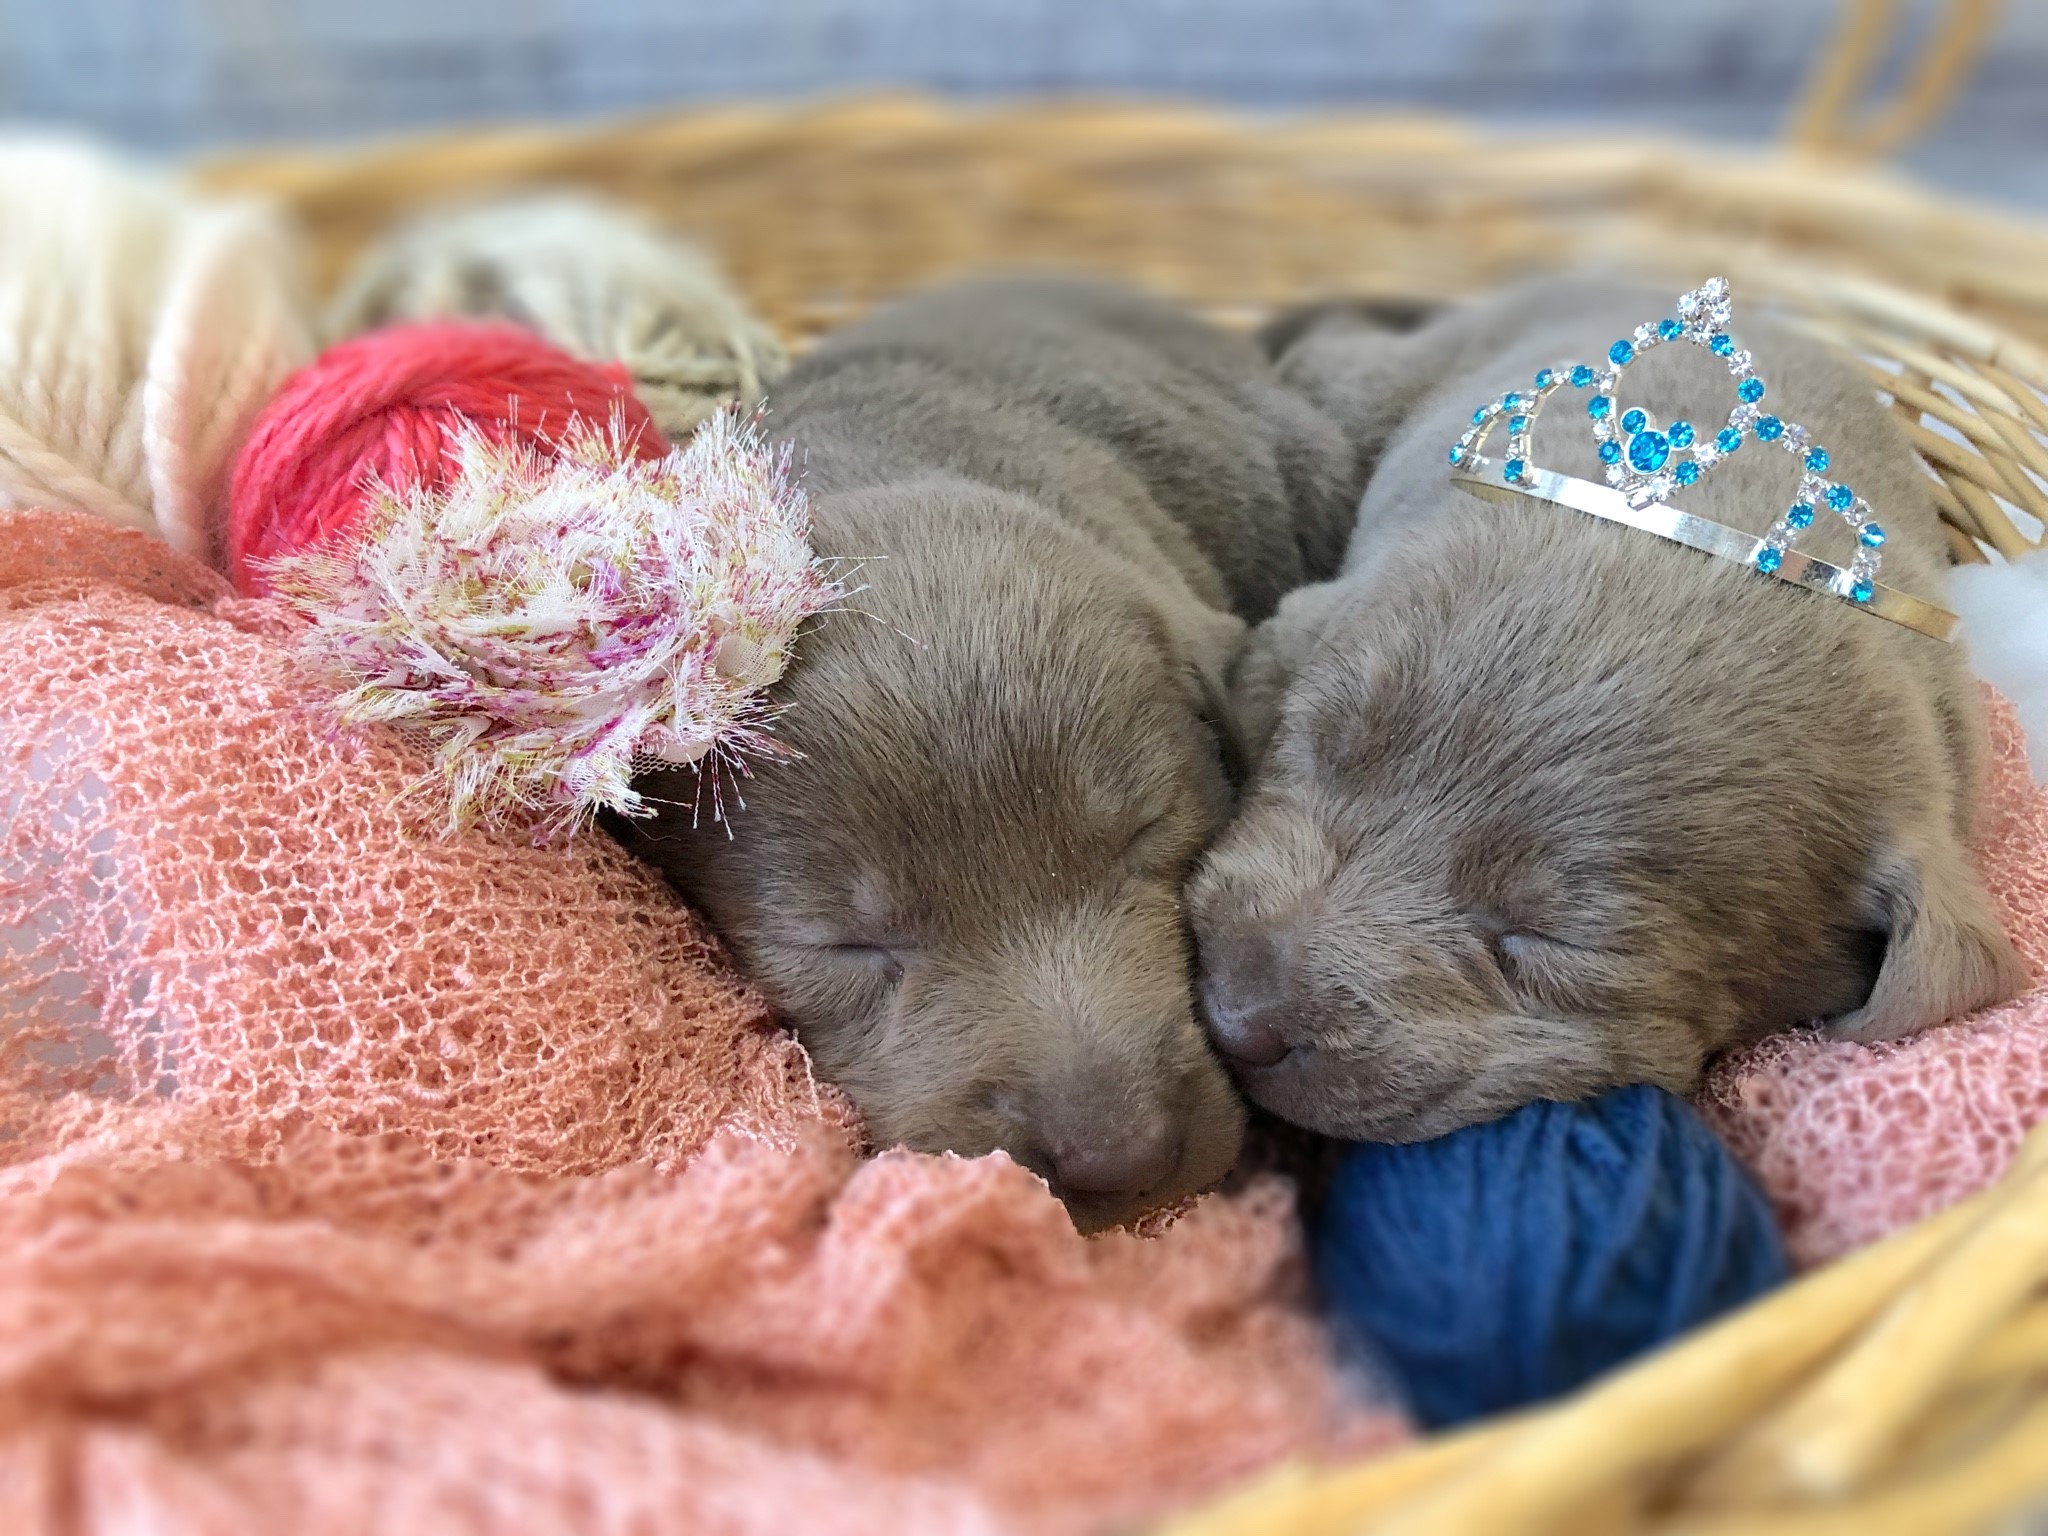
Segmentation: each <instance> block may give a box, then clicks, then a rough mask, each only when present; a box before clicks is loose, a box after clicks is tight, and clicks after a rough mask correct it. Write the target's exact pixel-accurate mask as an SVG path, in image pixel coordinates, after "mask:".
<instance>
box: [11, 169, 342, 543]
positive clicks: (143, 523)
mask: <svg viewBox="0 0 2048 1536" xmlns="http://www.w3.org/2000/svg"><path fill="white" fill-rule="evenodd" d="M311 353H312V328H311V324H310V319H309V315H308V311H307V306H306V304H305V301H304V299H303V297H302V295H301V292H300V289H299V284H298V279H297V267H296V258H295V253H294V250H293V248H292V243H291V240H290V237H289V235H288V233H287V231H286V230H285V228H284V227H283V226H282V225H281V224H280V223H279V222H278V221H277V220H276V219H274V218H273V217H272V216H271V215H269V214H268V213H267V212H265V211H264V210H263V209H261V208H259V207H257V206H255V205H252V204H246V203H239V202H235V203H223V202H207V201H202V200H200V199H198V198H196V197H194V196H192V195H190V194H189V193H187V192H186V191H185V190H184V189H182V188H181V187H180V186H179V185H178V184H177V183H175V182H173V181H171V180H169V179H167V178H165V177H162V176H159V175H156V174H154V173H152V172H149V171H147V170H144V169H143V168H141V167H139V166H134V165H130V164H127V163H125V162H122V161H120V160H117V159H115V158H114V157H112V156H110V155H108V154H106V153H104V152H103V151H101V150H99V149H96V148H94V147H92V146H91V145H88V144H84V143H78V142H72V141H69V140H61V139H49V138H30V137H14V138H0V506H12V507H25V506H38V505H40V506H50V507H60V508H73V509H77V510H80V511H86V512H91V513H95V514H97V515H98V516H100V517H104V518H107V519H108V520H110V521H112V522H116V523H119V524H121V525H123V526H124V527H129V528H137V529H141V530H143V531H144V532H148V533H154V534H157V535H159V536H161V537H162V538H164V539H165V540H167V541H168V542H169V543H170V544H171V545H172V546H174V547H175V548H176V549H178V550H179V551H181V552H182V553H185V554H188V555H192V556H195V557H197V558H199V559H202V560H206V561H208V562H210V563H212V564H215V565H218V564H219V563H220V555H221V531H222V527H221V518H222V507H223V501H224V497H225V491H226V482H227V476H228V468H229V464H230V461H231V459H232V457H233V454H234V451H235V449H236V448H237V447H238V446H239V445H240V443H241V440H242V437H243V435H244V433H245V432H246V431H247V430H248V427H249V425H250V423H251V422H252V421H253V420H254V419H255V416H256V414H257V412H259V411H260V410H261V409H262V408H263V406H264V405H265V403H267V402H268V401H269V399H270V397H271V395H272V394H273V393H274V392H275V391H276V389H277V386H278V384H279V383H280V382H281V381H282V380H283V378H284V377H285V375H286V374H288V373H289V372H291V370H292V369H294V368H296V367H297V366H299V364H301V363H303V362H304V361H305V360H306V359H307V358H308V357H309V356H310V355H311Z"/></svg>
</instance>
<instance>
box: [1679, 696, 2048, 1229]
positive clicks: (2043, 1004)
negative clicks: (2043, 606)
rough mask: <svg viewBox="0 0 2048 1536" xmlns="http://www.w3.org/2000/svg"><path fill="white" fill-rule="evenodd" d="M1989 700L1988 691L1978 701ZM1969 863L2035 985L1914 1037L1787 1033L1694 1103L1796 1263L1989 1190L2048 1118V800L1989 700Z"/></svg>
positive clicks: (1737, 1062)
mask: <svg viewBox="0 0 2048 1536" xmlns="http://www.w3.org/2000/svg"><path fill="white" fill-rule="evenodd" d="M1988 692H1989V691H1988V690H1987V694H1988ZM1988 702H1989V707H1990V713H1991V734H1992V741H1993V745H1994V748H1995V754H1994V761H1993V764H1992V768H1991V773H1990V776H1989V781H1988V782H1987V783H1986V785H1985V793H1984V805H1983V809H1982V812H1981V816H1980V823H1979V829H1978V862H1979V867H1980V868H1981V869H1982V871H1983V873H1984V879H1985V883H1986V884H1987V885H1988V886H1989V887H1990V890H1991V895H1992V898H1993V900H1994V901H1995V902H1996V903H1997V905H1998V908H1999V912H2000V916H2001V917H2002V918H2003V920H2004V922H2005V928H2006V932H2007V933H2009V934H2010V935H2011V936H2012V939H2013V942H2014V943H2015V944H2016V945H2017V946H2018V948H2019V951H2020V954H2021V955H2022V956H2023V957H2024V959H2025V961H2026V964H2027V969H2028V971H2029V973H2030V974H2031V975H2032V978H2033V985H2032V987H2031V988H2030V989H2029V991H2028V992H2027V994H2026V995H2025V996H2024V997H2021V998H2018V999H2016V1000H2015V1001H2013V1002H2010V1003H2007V1004H2005V1005H2003V1006H2002V1007H1997V1008H1990V1009H1986V1010H1985V1011H1983V1012H1982V1013H1978V1014H1975V1015H1972V1016H1971V1017H1969V1018H1966V1019H1960V1020H1957V1021H1956V1022H1954V1023H1952V1024H1947V1025H1944V1026H1942V1027H1941V1028H1939V1029H1932V1030H1929V1031H1927V1032H1926V1033H1925V1034H1922V1035H1920V1036H1918V1037H1916V1038H1914V1039H1911V1040H1906V1041H1900V1042H1897V1043H1894V1044H1889V1045H1878V1046H1863V1045H1854V1044H1849V1043H1846V1042H1841V1041H1829V1040H1822V1039H1819V1038H1816V1037H1814V1036H1811V1035H1783V1036H1780V1037H1778V1038H1776V1039H1773V1040H1769V1041H1766V1042H1765V1043H1764V1044H1762V1045H1760V1046H1757V1047H1756V1048H1754V1049H1752V1050H1750V1051H1747V1052H1744V1053H1742V1054H1741V1055H1739V1056H1737V1057H1735V1058H1733V1059H1731V1060H1730V1061H1729V1062H1727V1063H1726V1064H1725V1065H1724V1066H1722V1067H1721V1069H1720V1070H1719V1071H1718V1072H1716V1073H1715V1074H1714V1076H1713V1078H1712V1079H1711V1081H1710V1082H1709V1083H1708V1089H1707V1097H1706V1101H1705V1103H1704V1104H1703V1106H1702V1107H1703V1108H1704V1109H1705V1110H1706V1112H1707V1117H1708V1119H1709V1121H1710V1122H1711V1123H1712V1124H1713V1126H1714V1128H1715V1129H1716V1130H1717V1131H1719V1132H1720V1133H1721V1135H1722V1136H1723V1137H1724V1138H1726V1139H1727V1141H1728V1143H1729V1145H1730V1146H1731V1147H1732V1148H1733V1149H1734V1151H1735V1153H1736V1155H1737V1156H1738V1157H1739V1158H1741V1159H1742V1160H1743V1162H1745V1163H1746V1164H1748V1166H1749V1168H1750V1170H1751V1171H1752V1172H1754V1173H1755V1174H1756V1176H1757V1178H1758V1180H1759V1181H1761V1183H1762V1184H1763V1186H1764V1189H1765V1191H1766V1193H1768V1194H1769V1195H1770V1197H1771V1201H1772V1203H1773V1204H1774V1205H1775V1206H1776V1208H1777V1211H1778V1216H1779V1220H1780V1223H1781V1225H1782V1226H1783V1227H1784V1229H1785V1235H1786V1242H1787V1245H1788V1246H1789V1248H1790V1249H1791V1252H1792V1256H1793V1259H1794V1260H1795V1262H1797V1263H1800V1264H1803V1265H1813V1264H1820V1263H1824V1262H1826V1261H1827V1260H1829V1259H1833V1258H1838V1257H1840V1256H1841V1255H1842V1254H1844V1253H1847V1252H1849V1251H1850V1250H1851V1249H1854V1248H1859V1247H1861V1246H1863V1245H1864V1244H1865V1243H1869V1242H1873V1241H1875V1240H1876V1239H1878V1238H1880V1237H1883V1236H1884V1235H1885V1234H1887V1233H1889V1232H1893V1231H1896V1230H1897V1229H1899V1228H1900V1227H1904V1226H1908V1225H1910V1224H1912V1223H1913V1222H1915V1221H1918V1220H1920V1219H1921V1218H1922V1217H1925V1216H1928V1215H1931V1214H1933V1213H1934V1212H1935V1211H1938V1210H1940V1209H1941V1208H1943V1207H1944V1206H1948V1205H1952V1204H1954V1203H1955V1202H1956V1201H1957V1200H1960V1199H1962V1198H1963V1197H1964V1196H1966V1195H1971V1194H1974V1193H1976V1192H1977V1191H1978V1190H1980V1189H1983V1188H1985V1187H1986V1186H1988V1185H1990V1184H1992V1183H1995V1182H1996V1181H1997V1179H1998V1177H1999V1176H2000V1175H2001V1174H2002V1173H2003V1172H2004V1171H2005V1168H2006V1165H2007V1164H2008V1163H2010V1162H2011V1161H2012V1157H2013V1154H2014V1153H2015V1152H2017V1151H2018V1150H2019V1145H2020V1142H2021V1141H2022V1140H2023V1139H2024V1138H2025V1136H2026V1133H2027V1131H2028V1130H2029V1129H2030V1128H2031V1127H2032V1126H2033V1125H2035V1124H2036V1123H2038V1122H2039V1121H2041V1120H2043V1119H2048V790H2044V789H2043V788H2042V787H2041V786H2039V785H2037V784H2035V783H2034V782H2032V780H2031V779H2030V778H2029V777H2028V774H2027V755H2026V740H2025V737H2024V736H2023V734H2022V733H2021V729H2020V725H2019V722H2018V720H2017V719H2016V718H2015V716H2014V714H2013V711H2012V709H2011V707H2010V706H2009V705H2007V704H2006V703H2005V701H2004V700H2003V699H2000V698H1998V697H1997V696H1996V695H1989V699H1988Z"/></svg>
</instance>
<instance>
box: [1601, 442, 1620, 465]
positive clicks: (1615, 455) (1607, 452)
mask: <svg viewBox="0 0 2048 1536" xmlns="http://www.w3.org/2000/svg"><path fill="white" fill-rule="evenodd" d="M1620 458H1621V444H1619V443H1616V442H1605V443H1602V444H1601V445H1600V462H1601V463H1602V464H1613V463H1615V462H1616V461H1618V460H1619V459H1620Z"/></svg>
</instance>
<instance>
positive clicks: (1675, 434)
mask: <svg viewBox="0 0 2048 1536" xmlns="http://www.w3.org/2000/svg"><path fill="white" fill-rule="evenodd" d="M1665 435H1666V436H1667V437H1669V438H1670V439H1671V446H1672V447H1674V448H1690V447H1691V446H1692V423H1691V422H1689V421H1674V422H1673V423H1671V430H1670V431H1669V432H1667V433H1666V434H1665Z"/></svg>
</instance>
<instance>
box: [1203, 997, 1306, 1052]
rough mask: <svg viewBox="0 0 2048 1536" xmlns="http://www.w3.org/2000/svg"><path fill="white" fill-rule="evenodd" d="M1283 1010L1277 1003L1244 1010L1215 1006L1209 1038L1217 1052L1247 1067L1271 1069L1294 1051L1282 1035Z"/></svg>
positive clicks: (1211, 1017) (1258, 1004)
mask: <svg viewBox="0 0 2048 1536" xmlns="http://www.w3.org/2000/svg"><path fill="white" fill-rule="evenodd" d="M1281 1011H1282V1010H1281V1009H1280V1008H1279V1007H1278V1006H1277V1005H1276V1004H1273V1003H1253V1004H1250V1005H1248V1006H1244V1007H1237V1006H1233V1005H1230V1004H1218V1003H1212V1004H1210V1007H1209V1038H1210V1039H1212V1040H1214V1041H1215V1042H1216V1049H1217V1050H1219V1051H1221V1052H1222V1053H1223V1054H1224V1055H1225V1056H1227V1057H1229V1058H1230V1059H1231V1060H1232V1061H1235V1062H1241V1063H1242V1064H1243V1065H1245V1066H1247V1067H1270V1066H1272V1065H1274V1064H1275V1063H1276V1062H1279V1061H1283V1060H1285V1059H1286V1056H1287V1053H1288V1052H1289V1051H1290V1050H1292V1049H1293V1047H1292V1046H1290V1045H1289V1044H1288V1043H1287V1038H1286V1036H1285V1035H1283V1034H1282V1033H1281V1032H1280V1016H1281Z"/></svg>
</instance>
